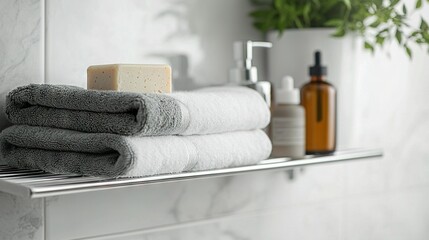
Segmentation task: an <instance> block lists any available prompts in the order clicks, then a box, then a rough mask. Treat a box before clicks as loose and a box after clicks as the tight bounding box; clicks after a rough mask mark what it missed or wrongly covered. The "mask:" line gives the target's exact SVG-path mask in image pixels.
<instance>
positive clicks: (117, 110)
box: [6, 84, 270, 136]
mask: <svg viewBox="0 0 429 240" xmlns="http://www.w3.org/2000/svg"><path fill="white" fill-rule="evenodd" d="M6 114H7V116H8V118H9V120H10V121H11V122H12V123H14V124H25V125H31V126H45V127H53V128H63V129H71V130H77V131H82V132H92V133H116V134H121V135H145V136H154V135H173V134H180V135H193V134H211V133H220V132H230V131H242V130H252V129H260V128H264V127H265V126H267V125H268V123H269V121H270V112H269V109H268V107H267V105H266V104H265V102H264V100H263V99H262V97H261V96H260V95H259V94H258V93H257V92H256V91H254V90H250V89H248V88H243V87H218V88H208V89H205V90H202V91H195V92H182V93H180V92H179V93H173V94H138V93H126V92H115V91H94V90H85V89H82V88H78V87H72V86H58V85H47V84H41V85H38V84H31V85H28V86H24V87H19V88H17V89H15V90H13V91H12V92H10V93H9V95H8V97H7V104H6Z"/></svg>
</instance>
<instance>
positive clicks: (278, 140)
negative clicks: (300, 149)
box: [271, 117, 305, 146]
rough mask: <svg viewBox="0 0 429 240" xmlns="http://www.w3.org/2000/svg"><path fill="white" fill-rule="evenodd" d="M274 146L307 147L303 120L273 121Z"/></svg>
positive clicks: (282, 119) (276, 118)
mask: <svg viewBox="0 0 429 240" xmlns="http://www.w3.org/2000/svg"><path fill="white" fill-rule="evenodd" d="M271 129H272V141H273V145H274V146H289V145H305V126H304V122H303V119H302V118H301V119H300V118H291V117H274V118H272V120H271Z"/></svg>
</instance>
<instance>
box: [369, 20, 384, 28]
mask: <svg viewBox="0 0 429 240" xmlns="http://www.w3.org/2000/svg"><path fill="white" fill-rule="evenodd" d="M380 24H381V21H380V20H379V19H377V20H375V21H374V22H373V23H371V24H370V25H369V26H370V27H372V28H376V27H378V26H380Z"/></svg>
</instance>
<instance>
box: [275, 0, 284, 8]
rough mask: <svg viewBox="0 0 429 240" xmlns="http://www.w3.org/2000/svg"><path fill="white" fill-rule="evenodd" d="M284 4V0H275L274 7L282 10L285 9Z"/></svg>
mask: <svg viewBox="0 0 429 240" xmlns="http://www.w3.org/2000/svg"><path fill="white" fill-rule="evenodd" d="M283 4H284V2H283V0H274V7H275V8H276V9H277V10H282V9H283Z"/></svg>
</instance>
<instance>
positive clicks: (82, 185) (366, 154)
mask: <svg viewBox="0 0 429 240" xmlns="http://www.w3.org/2000/svg"><path fill="white" fill-rule="evenodd" d="M382 155H383V153H382V151H381V150H380V149H357V150H347V151H338V152H336V153H334V154H332V155H324V156H306V157H305V158H303V159H295V160H290V159H289V158H274V159H268V160H264V161H262V162H260V163H259V164H257V165H251V166H243V167H234V168H225V169H216V170H207V171H198V172H183V173H175V174H165V175H157V176H150V177H141V178H113V179H112V178H101V177H86V176H79V175H69V174H52V173H47V172H43V171H40V170H24V169H16V168H10V167H8V166H4V165H0V191H3V192H7V193H10V194H14V195H18V196H23V197H28V198H41V197H49V196H57V195H64V194H72V193H81V192H89V191H99V190H108V189H115V188H125V187H131V186H144V185H149V184H161V183H168V182H178V181H186V180H188V181H189V180H194V179H203V178H211V177H220V176H231V175H239V174H246V173H250V172H260V171H274V170H286V169H292V168H296V167H302V166H308V165H317V164H322V163H332V162H342V161H349V160H358V159H366V158H374V157H381V156H382Z"/></svg>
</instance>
